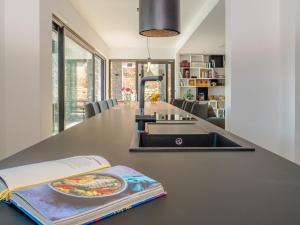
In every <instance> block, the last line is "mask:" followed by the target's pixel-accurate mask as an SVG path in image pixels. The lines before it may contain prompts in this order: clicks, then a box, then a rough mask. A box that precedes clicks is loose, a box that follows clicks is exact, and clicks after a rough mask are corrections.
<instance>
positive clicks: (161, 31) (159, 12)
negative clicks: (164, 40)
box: [138, 0, 180, 37]
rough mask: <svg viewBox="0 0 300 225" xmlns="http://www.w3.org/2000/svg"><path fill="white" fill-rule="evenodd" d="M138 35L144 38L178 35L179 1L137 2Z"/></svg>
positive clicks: (147, 0) (152, 0) (140, 0)
mask: <svg viewBox="0 0 300 225" xmlns="http://www.w3.org/2000/svg"><path fill="white" fill-rule="evenodd" d="M138 12H139V33H140V34H141V35H143V36H146V37H171V36H176V35H178V34H180V1H179V0H151V1H149V0H139V8H138Z"/></svg>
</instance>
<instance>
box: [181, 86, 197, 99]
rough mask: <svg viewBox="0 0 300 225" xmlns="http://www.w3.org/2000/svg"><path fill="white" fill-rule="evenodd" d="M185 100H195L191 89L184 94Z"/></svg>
mask: <svg viewBox="0 0 300 225" xmlns="http://www.w3.org/2000/svg"><path fill="white" fill-rule="evenodd" d="M183 98H184V99H186V100H193V98H194V95H193V94H192V91H191V89H189V90H187V92H186V93H184V95H183Z"/></svg>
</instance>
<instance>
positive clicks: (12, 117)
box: [0, 0, 109, 158]
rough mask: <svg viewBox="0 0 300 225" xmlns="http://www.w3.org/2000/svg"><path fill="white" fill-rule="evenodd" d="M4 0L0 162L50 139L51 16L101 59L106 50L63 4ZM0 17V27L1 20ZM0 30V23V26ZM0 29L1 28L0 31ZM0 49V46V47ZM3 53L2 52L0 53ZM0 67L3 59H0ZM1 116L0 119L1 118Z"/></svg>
mask: <svg viewBox="0 0 300 225" xmlns="http://www.w3.org/2000/svg"><path fill="white" fill-rule="evenodd" d="M0 1H1V2H0V6H1V9H0V10H3V7H2V6H3V1H4V2H5V8H4V9H5V11H4V12H5V13H4V14H3V13H1V11H0V16H1V17H3V15H4V17H5V20H4V21H5V27H4V29H5V32H1V33H0V37H1V39H0V43H1V40H2V39H3V38H4V45H5V51H4V54H5V55H4V57H5V64H4V73H2V69H3V67H2V64H1V67H0V69H1V70H0V71H1V82H0V85H3V84H4V83H5V87H4V88H0V89H1V90H2V91H4V93H2V94H3V95H1V98H3V96H5V99H0V100H2V101H0V102H1V104H2V105H4V106H5V107H1V108H0V111H1V119H3V121H5V122H2V121H0V122H1V127H2V129H3V130H4V131H5V135H4V134H2V133H1V130H0V136H1V139H3V138H4V141H1V144H2V145H4V146H0V147H1V148H0V158H3V157H6V156H9V155H11V154H14V153H16V152H18V151H20V150H22V149H24V148H26V147H29V146H30V145H33V144H35V143H37V142H39V141H41V140H42V139H44V138H47V137H49V136H50V135H51V131H52V123H51V122H52V106H51V102H52V98H51V96H52V86H51V85H52V82H51V79H52V77H51V69H52V68H51V60H52V57H51V48H52V46H51V30H52V25H51V21H52V13H55V14H56V15H57V16H59V17H61V18H62V19H63V20H64V22H66V23H67V24H68V25H69V26H70V27H71V28H72V29H73V30H75V31H76V32H77V33H78V34H79V35H81V36H82V37H83V38H84V39H85V40H86V41H87V42H89V43H90V44H91V45H93V46H94V47H95V48H97V49H98V50H99V52H101V53H102V54H103V55H104V56H108V54H109V48H108V46H107V45H106V44H105V43H104V41H103V40H102V39H101V38H100V37H99V36H98V35H97V34H96V33H95V32H94V31H93V30H92V29H91V28H90V27H89V26H88V24H87V23H86V22H85V21H84V20H83V19H82V18H81V17H80V16H79V14H78V13H77V12H76V11H75V10H74V8H73V7H72V5H71V4H70V3H69V1H68V0H27V1H20V0H0ZM1 17H0V24H1V22H3V18H1ZM0 29H1V25H0ZM0 31H2V30H0ZM0 46H1V45H0ZM1 53H3V51H1ZM0 62H1V63H2V62H3V60H1V61H0ZM2 79H4V82H2ZM3 114H4V115H3Z"/></svg>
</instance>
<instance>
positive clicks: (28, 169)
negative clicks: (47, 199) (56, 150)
mask: <svg viewBox="0 0 300 225" xmlns="http://www.w3.org/2000/svg"><path fill="white" fill-rule="evenodd" d="M106 167H110V163H109V162H108V161H107V160H106V159H104V158H102V157H100V156H76V157H72V158H66V159H61V160H54V161H47V162H42V163H36V164H30V165H25V166H20V167H14V168H10V169H5V170H0V177H1V178H2V180H3V181H4V182H5V184H6V186H7V188H8V189H9V190H10V191H13V190H15V189H18V188H21V187H27V186H30V185H35V184H41V183H45V182H47V181H53V180H57V179H61V178H65V177H69V176H74V175H77V174H81V173H86V172H90V171H94V170H97V169H102V168H106Z"/></svg>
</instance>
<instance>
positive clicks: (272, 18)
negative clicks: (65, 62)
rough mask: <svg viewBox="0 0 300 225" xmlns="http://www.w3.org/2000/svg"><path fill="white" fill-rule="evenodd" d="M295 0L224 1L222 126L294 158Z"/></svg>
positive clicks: (284, 155) (289, 157)
mask: <svg viewBox="0 0 300 225" xmlns="http://www.w3.org/2000/svg"><path fill="white" fill-rule="evenodd" d="M294 2H295V0H251V1H248V0H226V55H227V73H226V74H227V79H228V80H227V83H226V107H227V111H226V115H227V121H226V123H227V124H226V129H227V130H229V131H231V132H233V133H236V134H237V135H239V136H242V137H244V138H246V139H248V140H250V141H252V142H254V143H256V144H258V145H260V146H262V147H265V148H267V149H269V150H271V151H273V152H275V153H277V154H280V155H282V156H283V157H286V158H288V159H290V160H293V161H294V160H295V157H294V153H295V151H294V138H295V137H294V121H295V116H294V96H295V94H294V91H295V87H294V67H295V64H294V61H293V60H294V54H293V52H294V42H293V41H294V33H293V31H294V25H293V24H294V23H295V18H294V17H293V12H294V11H293V10H294V7H293V3H294Z"/></svg>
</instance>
